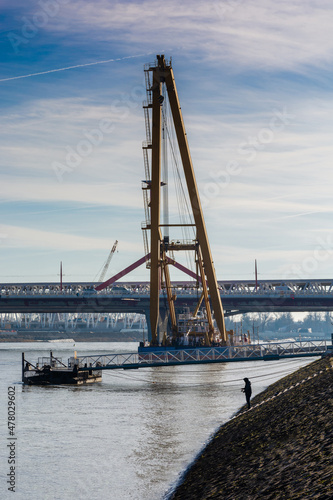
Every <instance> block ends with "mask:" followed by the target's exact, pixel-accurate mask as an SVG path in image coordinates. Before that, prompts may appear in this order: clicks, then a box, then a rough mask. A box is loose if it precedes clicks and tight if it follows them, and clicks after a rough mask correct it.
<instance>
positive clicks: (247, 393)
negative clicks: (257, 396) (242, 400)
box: [242, 378, 252, 408]
mask: <svg viewBox="0 0 333 500" xmlns="http://www.w3.org/2000/svg"><path fill="white" fill-rule="evenodd" d="M243 380H244V382H245V387H243V389H242V391H243V392H245V397H246V402H247V407H248V408H251V403H250V399H251V394H252V389H251V382H250V381H249V379H248V378H244V379H243Z"/></svg>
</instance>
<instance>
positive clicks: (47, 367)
mask: <svg viewBox="0 0 333 500" xmlns="http://www.w3.org/2000/svg"><path fill="white" fill-rule="evenodd" d="M75 360H76V356H74V357H71V358H69V360H68V365H65V364H64V363H63V362H62V360H61V359H60V358H56V357H54V356H53V354H52V351H50V356H49V357H43V358H38V362H37V363H35V364H33V363H31V362H30V361H27V360H26V359H25V355H24V352H23V353H22V382H23V383H24V384H28V385H62V384H73V385H82V384H90V383H93V382H101V381H102V372H101V371H100V370H89V368H88V367H87V366H85V367H84V368H83V369H82V368H79V365H78V363H76V362H75Z"/></svg>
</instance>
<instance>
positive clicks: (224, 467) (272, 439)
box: [169, 355, 333, 500]
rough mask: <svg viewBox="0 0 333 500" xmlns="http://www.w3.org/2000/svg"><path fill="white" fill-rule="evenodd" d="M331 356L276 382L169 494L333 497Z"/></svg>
mask: <svg viewBox="0 0 333 500" xmlns="http://www.w3.org/2000/svg"><path fill="white" fill-rule="evenodd" d="M332 415H333V357H332V355H331V356H325V357H324V358H323V359H320V360H318V361H315V362H313V363H311V364H309V365H307V366H305V367H303V368H301V369H300V370H298V371H297V372H295V373H293V374H291V375H288V376H287V377H285V378H283V379H281V380H279V381H278V382H276V383H275V384H272V385H271V386H270V387H268V388H267V389H266V390H265V391H264V392H262V393H261V394H259V395H258V396H256V397H255V398H253V400H252V407H251V409H250V410H246V409H245V407H244V408H242V409H241V410H240V412H239V413H238V414H237V415H235V417H233V418H232V419H231V420H230V421H229V422H227V423H226V424H225V425H223V426H222V427H221V428H220V429H219V430H218V431H217V433H216V434H215V435H214V437H213V438H212V440H211V441H210V443H209V444H208V445H207V447H206V448H205V449H204V450H203V451H202V453H201V454H200V455H199V456H198V458H197V459H196V461H195V462H194V464H193V465H192V466H191V467H190V469H189V470H188V471H187V473H186V474H185V477H184V478H183V481H182V483H181V484H180V486H178V488H177V489H176V491H175V492H174V493H173V494H172V495H171V496H170V497H169V500H200V499H220V500H246V499H249V500H259V499H262V498H265V499H267V500H269V499H272V500H273V499H274V500H277V499H288V500H295V499H300V500H305V499H320V500H326V499H327V500H330V499H332V498H333V422H332Z"/></svg>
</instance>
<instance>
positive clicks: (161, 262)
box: [22, 55, 328, 385]
mask: <svg viewBox="0 0 333 500" xmlns="http://www.w3.org/2000/svg"><path fill="white" fill-rule="evenodd" d="M145 78H146V89H147V101H145V102H144V105H143V108H144V114H145V120H146V135H147V137H146V139H147V140H146V141H145V142H144V145H143V154H144V165H145V174H146V179H145V180H144V181H143V194H144V202H145V214H146V222H145V223H144V225H143V227H142V229H143V232H144V244H145V257H144V258H143V259H140V260H139V261H137V263H135V266H136V265H138V264H139V263H143V262H144V261H146V266H147V268H148V269H150V322H149V337H150V338H149V344H148V345H145V344H144V343H141V345H140V347H139V349H138V352H137V353H123V354H110V355H93V356H81V357H76V356H74V357H71V358H69V360H68V364H67V365H65V364H64V363H63V362H62V361H61V359H58V358H56V357H54V356H53V354H52V352H50V356H49V357H47V358H40V359H39V360H38V362H37V363H36V364H32V363H31V362H29V361H27V360H26V359H25V355H24V353H22V381H23V382H24V383H26V384H41V385H49V384H55V385H57V384H87V383H91V382H99V381H101V380H102V370H110V369H120V368H121V369H136V368H143V367H153V366H165V365H181V364H202V363H219V362H227V361H245V360H271V359H279V358H280V357H281V358H282V357H302V356H320V355H322V354H324V353H325V352H326V351H327V349H328V347H327V346H326V342H325V341H324V342H319V343H306V345H305V344H304V343H301V342H300V343H297V342H291V343H287V344H285V343H279V344H267V345H251V344H250V343H249V344H247V345H242V346H237V345H234V344H235V342H234V340H233V333H234V332H233V331H232V330H231V331H230V332H227V331H226V328H225V322H224V313H223V307H222V303H221V296H220V292H219V286H218V283H217V279H216V274H215V269H214V264H213V259H212V254H211V250H210V246H209V241H208V235H207V230H206V226H205V222H204V217H203V212H202V207H201V202H200V198H199V191H198V187H197V183H196V179H195V175H194V169H193V165H192V160H191V155H190V150H189V146H188V142H187V135H186V132H185V126H184V121H183V117H182V113H181V107H180V103H179V99H178V94H177V89H176V84H175V80H174V76H173V70H172V66H171V61H169V62H168V61H166V60H165V58H164V56H163V55H158V56H157V59H156V61H155V63H154V64H153V65H148V66H146V67H145ZM165 97H168V100H169V105H170V110H171V116H172V121H173V126H174V131H175V136H176V138H177V143H178V148H179V154H180V158H181V163H182V166H183V173H184V177H185V181H186V186H187V192H188V198H189V205H190V207H191V211H192V214H191V217H192V218H191V219H190V220H191V223H189V224H185V223H184V222H182V223H180V224H169V223H168V222H165V223H161V221H160V212H161V187H164V186H165V185H166V183H165V182H164V181H162V174H161V170H162V169H161V166H162V162H161V156H162V149H163V148H162V144H161V138H162V129H163V128H164V127H165V126H166V122H165V116H166V113H165V110H164V106H165V105H166V104H165ZM150 120H151V122H152V127H151V128H150ZM185 226H186V227H191V229H193V239H192V240H184V241H181V240H179V239H178V237H177V238H176V239H175V240H171V239H170V238H169V232H168V231H169V229H171V230H173V229H174V228H179V227H183V228H184V227H185ZM166 229H167V232H165V233H164V235H163V231H165V230H166ZM148 231H150V240H149V238H148V236H147V234H148ZM177 251H192V252H193V253H194V257H195V264H196V273H193V272H191V275H192V277H194V278H195V279H196V282H197V288H198V291H199V288H200V291H201V292H200V297H199V295H198V301H197V306H196V307H195V309H194V311H187V312H186V313H185V312H183V313H182V314H178V318H177V315H176V310H175V301H176V300H177V297H176V295H175V293H174V290H173V288H172V285H171V280H170V269H169V268H170V266H175V267H177V268H178V269H181V270H184V269H186V268H184V266H182V265H181V264H179V263H177V262H176V261H175V260H174V258H173V255H174V252H177ZM168 253H169V255H170V254H171V257H172V258H170V257H169V255H168ZM133 268H134V265H132V266H130V267H129V268H128V269H127V270H126V271H127V272H128V271H129V270H130V269H133ZM122 275H124V273H122V274H120V275H119V276H122ZM117 276H118V275H117ZM115 278H116V277H114V278H110V279H109V280H107V281H105V282H104V283H100V284H98V285H97V286H96V287H95V290H96V291H100V290H103V289H104V288H106V287H107V286H108V285H109V284H111V283H113V282H114V281H115ZM161 289H164V291H165V292H166V298H167V304H168V313H167V321H166V319H165V318H164V320H163V321H162V320H161V311H160V291H161ZM202 304H203V306H204V307H203V308H202V307H201V306H202ZM166 322H167V323H168V325H167V327H166Z"/></svg>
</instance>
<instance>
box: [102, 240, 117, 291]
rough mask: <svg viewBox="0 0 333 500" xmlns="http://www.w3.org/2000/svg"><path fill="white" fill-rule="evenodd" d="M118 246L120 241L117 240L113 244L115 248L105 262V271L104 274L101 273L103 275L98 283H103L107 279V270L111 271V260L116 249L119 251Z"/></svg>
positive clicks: (103, 270)
mask: <svg viewBox="0 0 333 500" xmlns="http://www.w3.org/2000/svg"><path fill="white" fill-rule="evenodd" d="M117 245H118V240H116V241H115V242H114V244H113V247H112V248H111V251H110V253H109V256H108V258H107V259H106V261H105V264H104V266H103V269H102V272H101V275H100V277H99V279H98V281H99V282H100V283H101V282H103V281H104V278H105V275H106V273H107V270H108V269H109V265H110V262H111V259H112V257H113V254H114V253H115V251H116V249H117Z"/></svg>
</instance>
